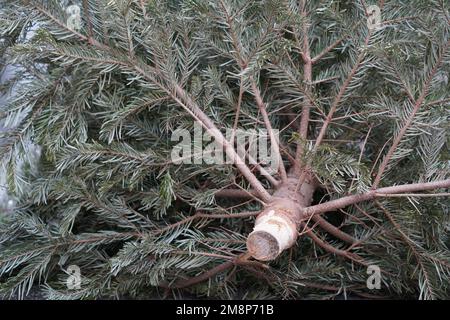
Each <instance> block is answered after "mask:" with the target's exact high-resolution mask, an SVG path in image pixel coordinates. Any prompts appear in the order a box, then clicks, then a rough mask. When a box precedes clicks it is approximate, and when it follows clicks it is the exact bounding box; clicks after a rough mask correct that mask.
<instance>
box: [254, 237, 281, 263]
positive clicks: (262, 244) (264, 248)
mask: <svg viewBox="0 0 450 320" xmlns="http://www.w3.org/2000/svg"><path fill="white" fill-rule="evenodd" d="M247 249H248V252H249V253H250V254H251V255H252V257H253V258H255V259H256V260H260V261H270V260H273V259H275V258H276V257H277V256H278V254H279V253H280V246H279V245H278V241H277V239H276V238H275V237H274V236H272V235H271V234H270V233H268V232H265V231H253V232H252V233H250V235H249V236H248V238H247Z"/></svg>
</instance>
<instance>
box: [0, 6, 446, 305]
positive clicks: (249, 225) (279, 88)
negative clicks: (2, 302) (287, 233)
mask: <svg viewBox="0 0 450 320" xmlns="http://www.w3.org/2000/svg"><path fill="white" fill-rule="evenodd" d="M74 4H75V5H78V6H79V8H80V9H81V17H82V21H81V29H79V30H78V29H72V28H71V27H70V26H69V25H68V24H67V19H68V14H67V12H66V8H67V6H69V5H74ZM371 5H377V6H378V7H379V8H380V9H381V14H382V20H381V24H380V25H379V26H377V27H376V28H372V27H370V26H369V25H368V23H367V21H368V19H370V18H371V14H372V13H371V12H369V8H370V6H371ZM449 9H450V7H449V4H448V2H447V1H444V0H387V1H382V0H381V1H378V2H376V1H370V0H366V1H363V0H361V1H360V0H353V1H344V0H340V1H339V0H336V1H319V0H317V1H306V0H303V1H301V0H300V1H293V0H284V1H282V0H280V1H275V0H258V1H257V0H217V1H207V0H178V1H175V0H172V1H170V0H164V1H163V0H161V1H156V0H140V1H138V0H81V1H57V0H48V1H38V0H28V1H19V0H1V5H0V17H1V19H0V32H1V33H0V35H1V39H2V42H1V51H0V53H1V55H2V57H3V65H10V66H14V67H15V70H16V73H15V77H13V78H12V79H10V80H9V81H7V82H6V83H4V84H2V91H3V93H5V92H7V91H8V90H9V89H10V88H14V89H13V90H12V91H10V92H9V94H10V99H8V103H7V104H6V105H4V106H2V108H1V110H0V118H1V120H0V121H1V123H2V125H3V126H4V127H5V128H6V129H5V128H4V129H2V131H0V157H1V166H2V167H1V168H2V171H1V172H2V173H1V174H4V175H5V176H6V178H7V188H8V193H9V194H10V196H12V197H13V198H14V199H15V201H16V202H17V204H16V206H15V208H14V209H13V210H6V209H3V211H4V213H3V214H2V218H1V219H2V220H0V221H2V222H1V224H0V228H1V229H0V294H2V295H4V296H17V295H18V296H19V297H23V296H25V295H26V294H27V293H28V292H29V290H30V288H31V287H32V286H37V285H39V286H40V288H41V289H42V290H44V292H45V294H46V296H47V297H48V298H49V299H90V298H105V297H174V298H178V297H183V296H184V297H186V295H187V294H192V295H194V296H196V297H199V298H204V297H214V298H239V299H241V298H242V299H251V298H254V299H273V298H286V299H294V298H332V297H335V296H336V295H339V294H344V295H347V294H356V295H360V296H363V297H394V298H395V297H396V298H398V297H402V298H420V299H433V298H448V297H449V293H450V287H449V283H450V281H449V280H450V254H449V245H450V239H449V237H448V229H449V225H450V224H449V201H448V193H446V192H448V188H449V187H450V179H449V178H450V177H449V151H448V150H449V149H448V146H449V140H448V133H449V121H448V119H449V110H450V108H449V106H450V97H449V83H448V78H449V75H450V50H449V45H450V40H449V38H450V37H449V32H450V14H449ZM195 122H197V123H200V124H201V125H202V126H203V127H204V130H205V131H206V132H208V133H212V136H213V137H214V138H215V140H216V141H218V142H220V143H222V144H223V145H224V147H225V150H226V152H227V154H230V155H233V154H235V153H236V152H237V150H235V146H234V144H233V143H230V142H228V141H226V140H225V139H224V136H223V135H222V133H221V132H223V131H224V130H225V129H230V128H231V129H234V130H240V129H243V130H250V129H271V128H274V129H279V130H280V132H281V134H280V137H279V141H277V140H276V139H274V140H272V144H273V146H274V147H275V152H276V153H277V154H278V155H279V157H281V158H282V160H283V162H282V163H281V164H280V165H279V167H278V172H277V174H275V175H273V176H271V175H268V174H267V172H265V170H264V168H262V167H261V166H258V165H250V164H248V162H246V161H244V160H245V159H241V160H242V161H237V163H236V165H232V164H228V165H217V164H212V165H208V164H204V163H203V164H195V163H194V164H175V163H173V162H172V161H171V152H172V150H173V146H174V142H173V141H171V134H172V132H173V131H174V130H175V129H177V128H185V129H188V130H192V128H193V126H194V123H195ZM213 129H218V131H215V130H213ZM36 146H39V147H40V148H41V152H40V155H39V159H38V163H37V164H36V163H34V162H33V160H32V159H30V158H31V157H30V154H32V153H33V154H35V152H33V150H35V148H36ZM261 212H262V213H263V214H266V213H267V212H271V214H272V215H275V216H277V217H278V218H279V219H284V220H283V221H285V222H286V223H288V224H289V226H290V227H292V228H294V231H295V236H294V237H295V239H294V240H295V243H294V244H293V245H292V246H291V247H290V248H289V249H287V250H284V251H282V252H281V253H280V252H278V251H279V249H280V248H278V247H277V246H278V245H279V243H277V241H276V239H275V238H274V237H273V236H272V237H271V235H270V234H265V233H264V232H263V233H255V232H254V233H252V235H251V236H250V237H248V235H249V234H250V233H251V232H252V230H253V227H254V223H255V217H256V216H258V215H259V217H261V216H262V215H263V214H261ZM71 265H76V266H78V267H79V268H80V270H81V279H82V282H81V286H80V289H76V290H71V289H68V287H67V286H66V280H67V278H68V274H67V272H66V270H67V268H68V266H71ZM369 266H378V267H379V268H380V270H381V282H382V283H381V289H379V290H371V289H368V287H367V284H366V281H367V278H368V276H369V275H368V273H367V270H368V267H369Z"/></svg>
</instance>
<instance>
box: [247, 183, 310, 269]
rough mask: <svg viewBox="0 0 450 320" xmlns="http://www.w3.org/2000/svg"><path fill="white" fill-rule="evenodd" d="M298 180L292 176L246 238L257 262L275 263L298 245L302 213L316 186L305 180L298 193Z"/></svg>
mask: <svg viewBox="0 0 450 320" xmlns="http://www.w3.org/2000/svg"><path fill="white" fill-rule="evenodd" d="M298 179H299V178H298V177H297V176H296V175H290V176H289V177H288V179H287V181H286V182H285V183H282V184H281V185H280V186H279V187H278V188H277V189H276V190H275V191H274V193H273V195H272V200H271V201H270V202H269V203H268V204H267V205H266V206H265V208H264V209H263V210H262V212H261V213H260V214H259V215H258V216H257V218H256V221H255V227H254V230H253V232H252V233H250V235H249V236H248V238H247V248H248V251H249V253H250V254H251V255H252V257H254V258H255V259H257V260H261V261H269V260H273V259H275V258H276V257H277V256H278V255H279V254H280V253H281V252H283V251H284V250H286V249H287V248H289V247H291V246H292V245H294V244H295V242H296V240H297V236H298V228H299V226H300V223H301V222H302V221H303V218H304V216H303V215H304V214H302V211H303V210H302V209H304V208H306V207H309V206H310V204H311V201H312V197H313V193H314V190H315V188H316V187H317V184H316V183H315V182H314V180H313V179H311V178H309V177H308V178H306V179H305V181H304V183H303V184H302V185H301V187H300V188H299V189H298V191H296V189H297V188H296V187H297V183H298Z"/></svg>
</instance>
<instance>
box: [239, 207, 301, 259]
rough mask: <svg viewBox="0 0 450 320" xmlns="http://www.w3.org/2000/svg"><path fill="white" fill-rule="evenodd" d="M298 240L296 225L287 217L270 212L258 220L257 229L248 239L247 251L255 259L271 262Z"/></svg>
mask: <svg viewBox="0 0 450 320" xmlns="http://www.w3.org/2000/svg"><path fill="white" fill-rule="evenodd" d="M296 238H297V228H296V226H295V224H294V223H293V222H292V221H291V220H290V219H289V218H288V217H287V216H285V215H283V214H276V213H275V211H274V210H270V211H269V212H267V213H266V214H264V215H262V216H260V217H258V219H257V220H256V223H255V228H254V230H253V232H252V233H250V235H249V236H248V238H247V249H248V251H249V253H250V254H251V255H252V257H253V258H255V259H257V260H260V261H270V260H274V259H275V258H276V257H277V256H278V255H279V254H280V253H281V252H282V251H283V250H285V249H287V248H289V247H290V246H292V245H293V244H294V242H295V240H296Z"/></svg>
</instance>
